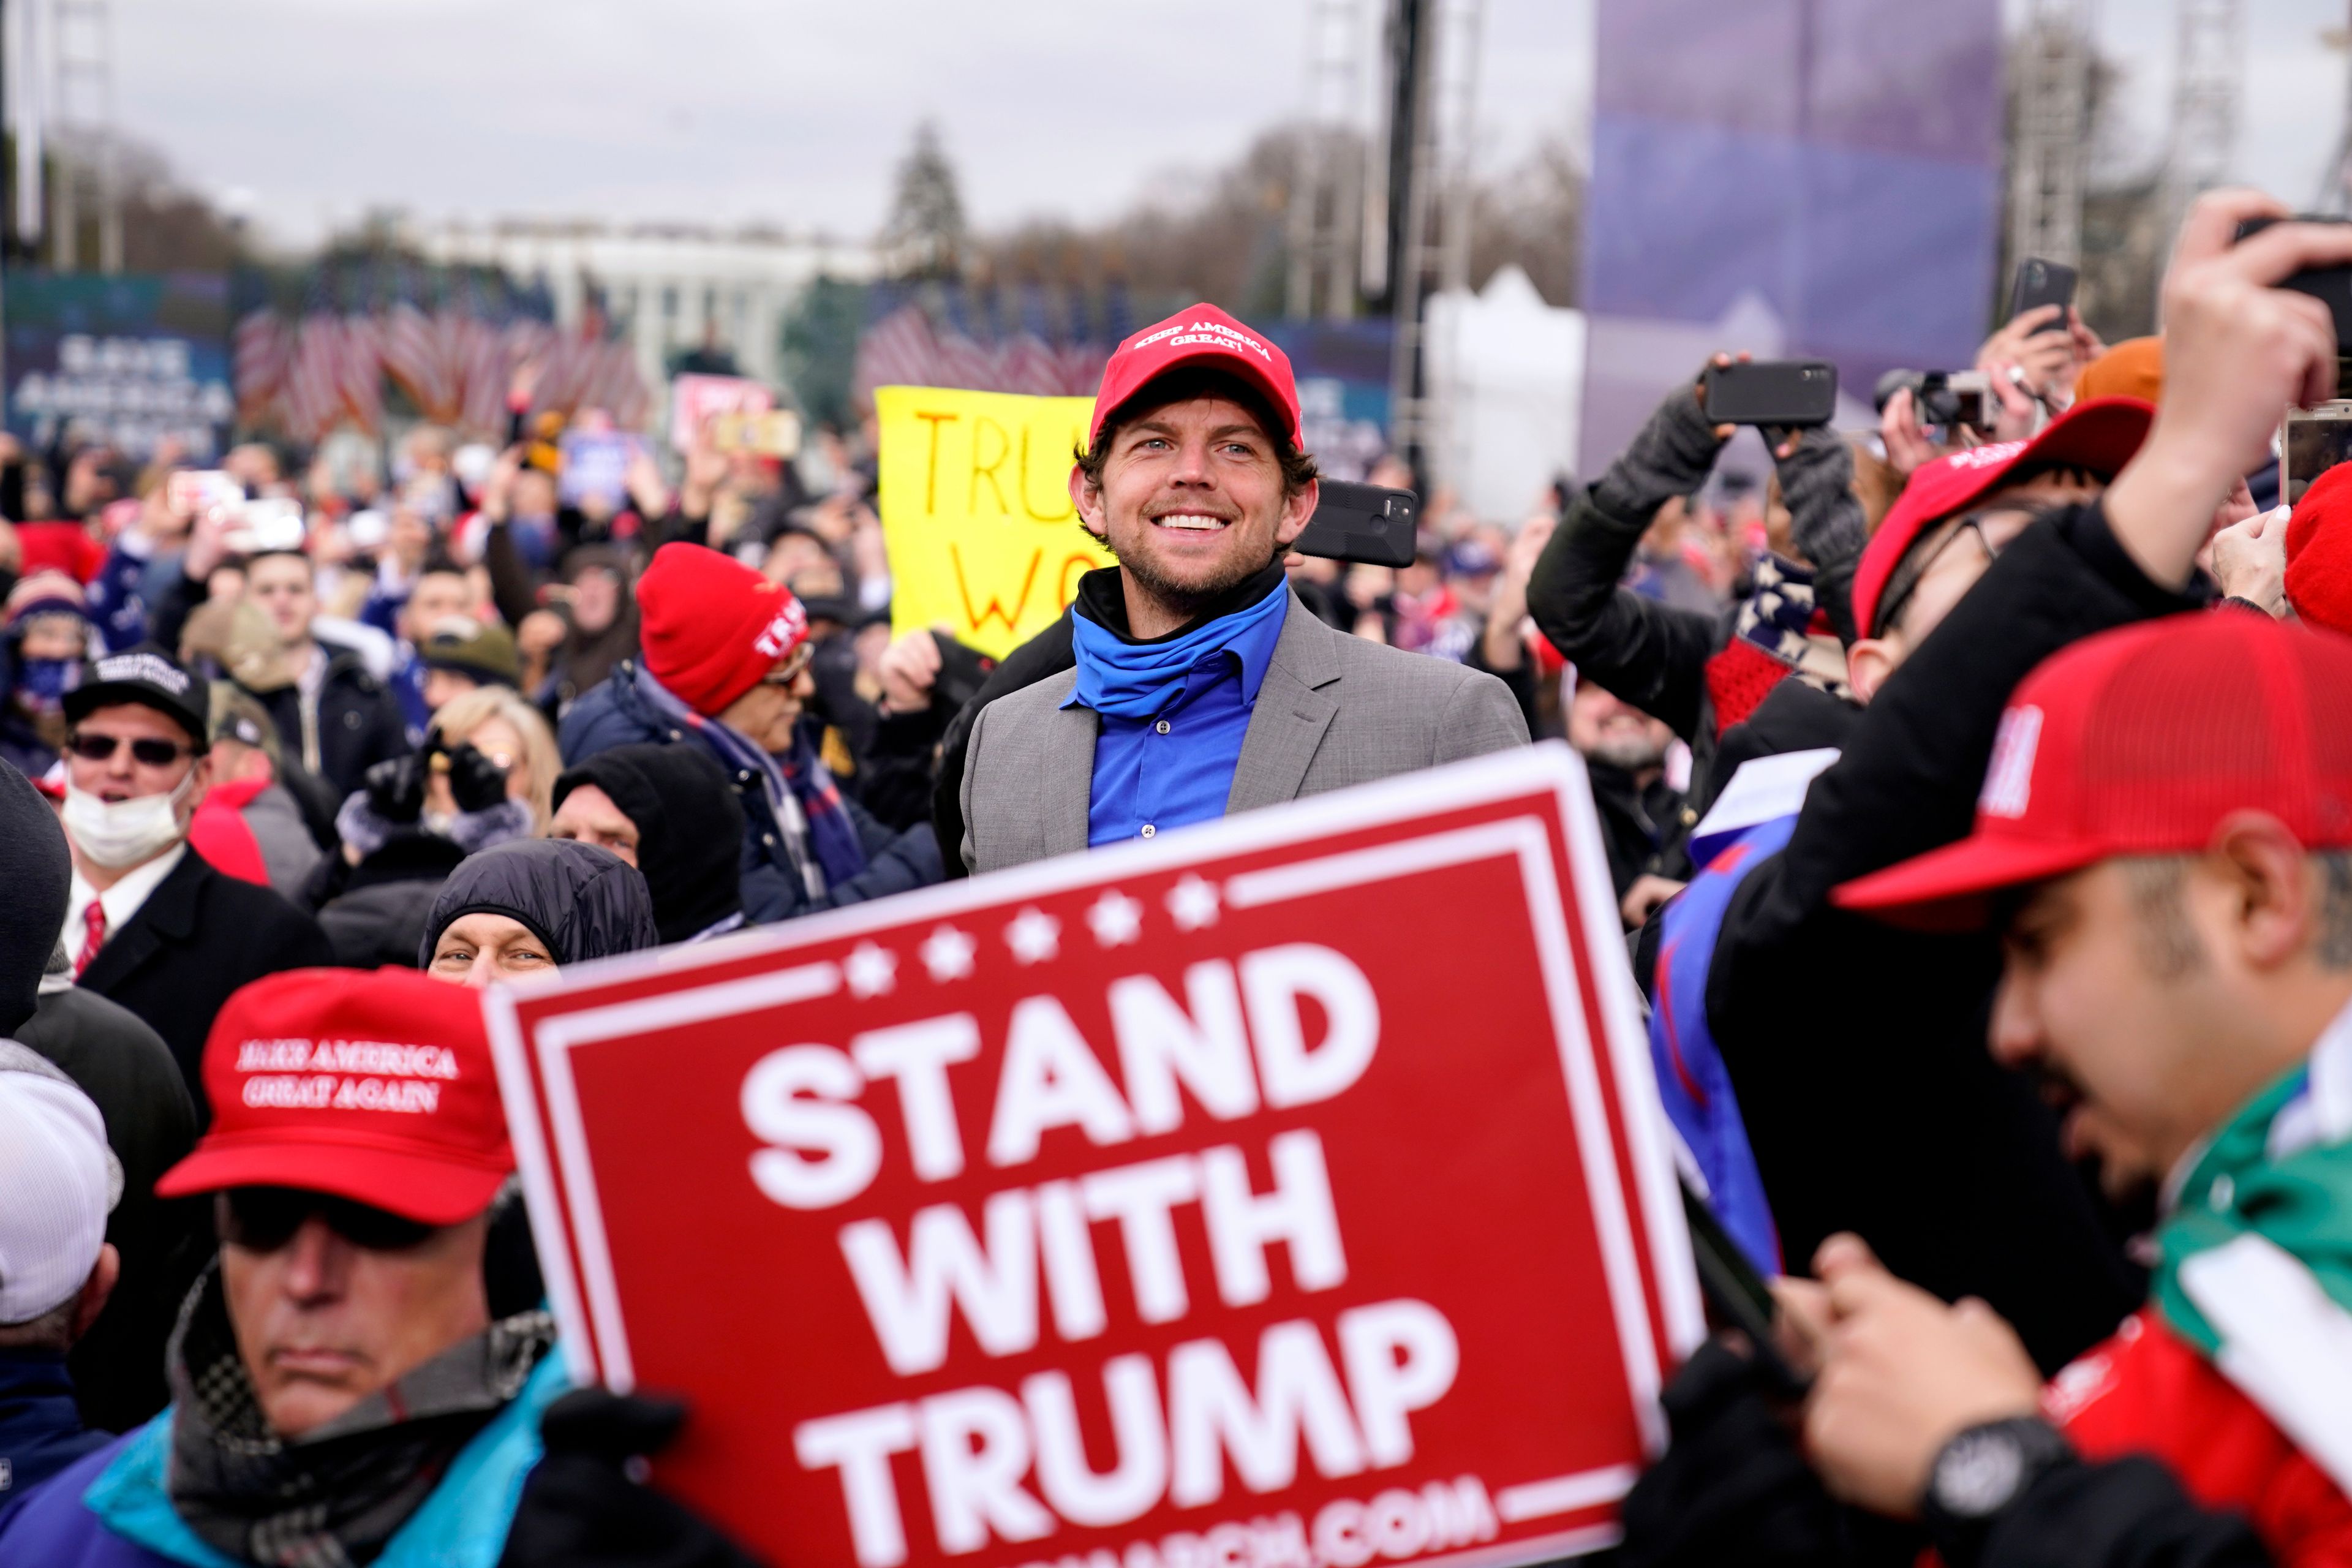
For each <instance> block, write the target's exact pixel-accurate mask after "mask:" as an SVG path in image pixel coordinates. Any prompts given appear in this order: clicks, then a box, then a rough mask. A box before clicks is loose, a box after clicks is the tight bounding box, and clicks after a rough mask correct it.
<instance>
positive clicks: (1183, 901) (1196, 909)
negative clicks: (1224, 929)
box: [1168, 877, 1217, 931]
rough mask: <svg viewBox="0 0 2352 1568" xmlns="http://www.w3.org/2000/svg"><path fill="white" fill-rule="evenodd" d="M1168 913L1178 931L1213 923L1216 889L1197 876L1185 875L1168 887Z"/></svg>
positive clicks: (1195, 929)
mask: <svg viewBox="0 0 2352 1568" xmlns="http://www.w3.org/2000/svg"><path fill="white" fill-rule="evenodd" d="M1168 913H1169V915H1170V917H1171V919H1173V920H1174V921H1175V922H1176V929H1177V930H1179V931H1199V930H1200V929H1201V928H1202V926H1213V925H1215V924H1216V923H1217V889H1214V888H1213V887H1211V886H1209V884H1208V883H1206V882H1204V881H1202V880H1201V879H1200V878H1198V877H1187V878H1185V879H1183V880H1182V881H1181V882H1179V883H1177V884H1176V885H1175V886H1174V887H1172V888H1171V889H1168Z"/></svg>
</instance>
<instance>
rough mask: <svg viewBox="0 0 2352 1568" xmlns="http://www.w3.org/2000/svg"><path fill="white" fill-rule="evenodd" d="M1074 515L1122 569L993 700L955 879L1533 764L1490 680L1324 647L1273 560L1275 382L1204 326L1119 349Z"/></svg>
mask: <svg viewBox="0 0 2352 1568" xmlns="http://www.w3.org/2000/svg"><path fill="white" fill-rule="evenodd" d="M1070 496H1071V500H1073V501H1074V502H1075V503H1076V506H1077V510H1078V515H1079V517H1080V519H1081V520H1082V521H1084V523H1085V525H1086V527H1087V531H1089V532H1091V533H1093V534H1095V535H1096V536H1097V538H1099V539H1101V540H1102V541H1103V542H1104V543H1105V544H1107V545H1108V547H1109V549H1110V551H1111V552H1112V553H1113V554H1115V555H1117V556H1118V562H1119V563H1118V565H1117V566H1115V567H1107V568H1105V569H1104V570H1102V571H1099V572H1090V573H1088V574H1087V575H1086V577H1085V578H1083V579H1082V580H1081V581H1080V584H1079V588H1078V595H1077V598H1076V602H1075V603H1074V604H1073V605H1072V606H1071V617H1070V626H1071V637H1072V642H1073V645H1074V649H1075V652H1076V659H1077V663H1076V668H1073V669H1067V670H1064V671H1063V672H1061V673H1060V674H1058V675H1055V676H1051V677H1049V678H1047V679H1044V680H1041V681H1039V682H1037V683H1036V684H1035V685H1033V686H1029V687H1025V688H1024V689H1021V690H1018V691H1014V692H1012V693H1010V694H1008V695H1006V696H1003V697H1000V698H998V699H997V700H995V701H993V702H992V703H990V704H989V705H988V706H987V707H986V708H985V709H983V710H982V711H981V713H980V715H979V718H978V720H977V721H975V722H974V723H973V725H972V729H971V746H970V750H969V752H968V754H967V757H966V761H965V764H964V774H963V786H962V796H961V798H962V804H963V819H964V837H963V844H962V853H963V860H964V864H965V865H966V866H967V867H969V868H971V870H973V871H975V872H980V871H993V870H998V869H1001V868H1003V867H1006V866H1017V865H1020V864H1022V863H1024V862H1025V861H1030V860H1039V859H1043V858H1045V857H1046V856H1049V855H1061V854H1066V853H1069V852H1071V851H1073V850H1078V849H1084V848H1087V847H1092V846H1096V845H1103V844H1116V843H1123V842H1125V841H1127V840H1128V839H1130V838H1144V839H1150V838H1155V837H1158V836H1159V835H1160V834H1161V833H1164V832H1167V831H1168V830H1169V829H1171V828H1174V827H1181V826H1184V825H1185V824H1187V823H1192V822H1201V821H1205V820H1207V819H1209V818H1211V817H1215V816H1224V815H1227V814H1229V813H1232V812H1236V811H1248V810H1251V809H1254V808H1255V807H1257V806H1262V805H1275V804H1276V803H1277V802H1281V801H1286V800H1296V799H1297V798H1298V797H1299V796H1301V795H1316V794H1319V793H1320V792H1322V791H1324V790H1333V789H1344V788H1346V787H1347V786H1348V785H1349V784H1364V783H1367V782H1369V781H1370V780H1372V779H1380V778H1387V777H1388V776H1390V775H1391V774H1392V773H1410V772H1412V770H1413V769H1416V768H1426V767H1433V766H1434V765H1436V764H1437V763H1450V762H1454V761H1457V760H1459V759H1461V758H1464V757H1475V756H1478V755H1480V754H1482V753H1484V752H1495V751H1500V750H1502V749H1503V748H1504V747H1507V746H1517V745H1524V744H1526V743H1527V739H1528V730H1527V723H1526V721H1525V720H1524V719H1522V718H1521V717H1520V714H1519V708H1518V704H1517V702H1516V701H1515V700H1513V699H1512V697H1511V694H1510V691H1509V689H1507V688H1506V687H1505V686H1504V685H1503V683H1502V682H1501V681H1499V680H1497V679H1495V678H1494V677H1493V676H1491V675H1486V674H1483V673H1481V672H1479V671H1476V670H1473V669H1468V668H1464V667H1463V666H1461V665H1458V664H1453V663H1449V662H1447V661H1445V660H1443V659H1438V658H1429V657H1427V656H1424V655H1422V654H1412V653H1401V652H1399V651H1398V650H1396V649H1394V648H1391V647H1382V646H1381V645H1380V644H1378V643H1370V642H1365V641H1363V640H1362V639H1360V638H1358V637H1349V636H1348V635H1347V634H1346V633H1344V632H1339V631H1336V630H1334V629H1332V628H1331V627H1330V626H1326V625H1324V623H1323V622H1322V621H1320V620H1318V618H1316V616H1314V615H1313V614H1312V613H1311V612H1310V611H1308V610H1307V607H1306V605H1302V604H1301V603H1299V600H1298V597H1297V595H1295V594H1293V593H1292V592H1291V591H1290V585H1289V584H1288V582H1287V581H1286V576H1285V574H1284V571H1283V564H1282V562H1283V556H1284V553H1285V552H1286V548H1287V546H1288V545H1289V543H1290V542H1291V541H1292V540H1294V539H1296V538H1297V537H1298V534H1299V531H1301V530H1303V529H1304V528H1305V527H1306V526H1307V520H1308V519H1309V518H1311V517H1312V516H1313V515H1314V513H1315V503H1316V499H1317V486H1316V478H1315V461H1314V459H1313V458H1311V457H1309V456H1307V454H1306V453H1305V452H1304V451H1302V450H1301V438H1300V432H1299V422H1298V391H1297V384H1295V383H1294V381H1293V380H1292V377H1291V372H1290V361H1289V359H1288V358H1287V357H1286V356H1285V354H1284V353H1283V352H1282V351H1281V350H1280V349H1279V348H1277V347H1276V346H1275V345H1274V343H1273V342H1271V341H1270V340H1268V339H1266V338H1265V337H1263V336H1262V335H1260V334H1258V333H1256V332H1254V331H1251V330H1250V329H1249V328H1247V327H1245V326H1244V325H1243V324H1242V323H1241V322H1239V321H1234V319H1233V318H1232V317H1231V316H1228V315H1226V314H1225V313H1224V312H1223V310H1218V309H1216V308H1215V307H1214V306H1212V305H1195V306H1193V307H1192V308H1191V309H1189V310H1183V311H1181V312H1179V313H1178V314H1176V315H1174V316H1171V317H1170V318H1169V319H1168V320H1166V321H1161V322H1160V323H1158V324H1157V325H1155V326H1151V327H1147V328H1145V329H1144V330H1143V331H1140V332H1138V333H1137V334H1135V336H1133V337H1131V338H1129V339H1128V340H1127V342H1123V343H1121V344H1120V345H1119V347H1118V353H1115V354H1113V355H1112V356H1111V359H1110V363H1108V365H1107V366H1106V367H1105V368H1104V371H1103V379H1102V387H1101V390H1100V391H1099V392H1098V393H1097V394H1096V396H1095V408H1094V418H1093V421H1092V424H1091V426H1090V427H1089V429H1088V431H1087V450H1086V452H1085V453H1084V454H1083V455H1081V456H1080V458H1078V461H1077V463H1076V465H1075V466H1074V467H1073V468H1072V469H1071V471H1070Z"/></svg>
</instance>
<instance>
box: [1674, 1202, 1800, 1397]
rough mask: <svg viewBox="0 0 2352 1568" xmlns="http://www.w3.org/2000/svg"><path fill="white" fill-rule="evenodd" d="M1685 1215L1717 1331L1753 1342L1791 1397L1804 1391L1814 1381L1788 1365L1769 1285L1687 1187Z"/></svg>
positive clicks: (1759, 1358)
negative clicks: (1774, 1322)
mask: <svg viewBox="0 0 2352 1568" xmlns="http://www.w3.org/2000/svg"><path fill="white" fill-rule="evenodd" d="M1683 1219H1684V1221H1685V1225H1686V1226H1687V1227H1688V1228H1689V1230H1690V1240H1691V1258H1692V1259H1693V1261H1695V1262H1696V1263H1697V1265H1698V1290H1699V1294H1700V1296H1702V1297H1703V1298H1705V1299H1706V1311H1707V1316H1708V1317H1709V1318H1710V1319H1712V1320H1713V1321H1714V1323H1715V1326H1716V1327H1717V1328H1719V1329H1738V1331H1741V1332H1742V1333H1744V1334H1746V1335H1747V1336H1748V1339H1749V1340H1750V1341H1751V1342H1753V1343H1754V1346H1755V1353H1756V1360H1757V1363H1758V1364H1759V1365H1761V1366H1762V1367H1763V1368H1764V1369H1765V1371H1766V1372H1767V1373H1769V1374H1770V1376H1771V1378H1772V1381H1773V1382H1775V1383H1777V1384H1780V1392H1781V1393H1783V1394H1787V1395H1789V1396H1790V1397H1792V1398H1793V1397H1795V1396H1797V1395H1799V1394H1803V1393H1804V1391H1805V1390H1806V1389H1807V1388H1808V1387H1810V1386H1811V1384H1812V1379H1811V1378H1809V1377H1807V1376H1805V1375H1804V1374H1803V1373H1800V1372H1799V1371H1798V1370H1797V1369H1796V1368H1795V1367H1792V1366H1790V1364H1789V1361H1788V1358H1787V1357H1786V1356H1783V1355H1782V1354H1781V1353H1780V1345H1779V1344H1778V1343H1777V1342H1774V1340H1773V1338H1772V1319H1773V1316H1774V1314H1776V1313H1777V1312H1778V1311H1779V1310H1780V1305H1779V1303H1778V1302H1776V1301H1774V1300H1772V1290H1771V1287H1769V1286H1768V1285H1767V1284H1765V1283H1764V1277H1763V1276H1762V1275H1761V1274H1759V1273H1758V1272H1756V1266H1755V1265H1754V1264H1752V1263H1750V1262H1748V1255H1747V1254H1746V1253H1743V1252H1741V1251H1740V1250H1739V1244H1738V1242H1736V1241H1734V1240H1732V1239H1731V1233H1730V1232H1728V1231H1727V1230H1725V1229H1724V1228H1723V1222H1722V1221H1721V1220H1719V1219H1717V1218H1716V1217H1715V1211H1714V1210H1713V1209H1711V1208H1709V1207H1707V1206H1706V1199H1705V1198H1703V1197H1700V1196H1699V1195H1698V1194H1696V1193H1695V1192H1693V1191H1691V1190H1690V1188H1689V1187H1688V1186H1687V1185H1685V1186H1684V1188H1683Z"/></svg>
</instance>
